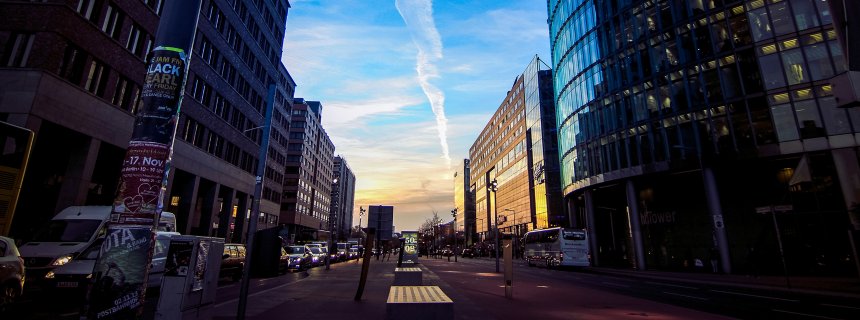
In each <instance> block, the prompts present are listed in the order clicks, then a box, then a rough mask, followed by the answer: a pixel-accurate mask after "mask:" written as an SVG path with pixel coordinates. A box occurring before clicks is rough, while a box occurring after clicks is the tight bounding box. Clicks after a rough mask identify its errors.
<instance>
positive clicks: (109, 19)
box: [102, 5, 123, 40]
mask: <svg viewBox="0 0 860 320" xmlns="http://www.w3.org/2000/svg"><path fill="white" fill-rule="evenodd" d="M122 20H123V14H122V12H121V11H119V9H118V8H117V7H115V6H113V5H108V8H107V11H106V12H105V18H104V20H103V21H102V31H104V33H106V34H107V35H108V36H109V37H111V38H113V39H114V40H119V34H120V31H121V30H122Z"/></svg>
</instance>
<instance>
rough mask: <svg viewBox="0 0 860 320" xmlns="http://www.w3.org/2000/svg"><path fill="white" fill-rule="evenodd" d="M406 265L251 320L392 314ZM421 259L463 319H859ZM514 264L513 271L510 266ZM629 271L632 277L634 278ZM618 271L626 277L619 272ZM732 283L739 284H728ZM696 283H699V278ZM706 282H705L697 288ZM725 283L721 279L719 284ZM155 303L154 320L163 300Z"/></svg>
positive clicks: (29, 312) (304, 278)
mask: <svg viewBox="0 0 860 320" xmlns="http://www.w3.org/2000/svg"><path fill="white" fill-rule="evenodd" d="M393 260H396V257H395V259H392V260H388V261H386V260H385V259H382V260H380V261H378V260H376V259H375V258H374V259H372V260H371V265H370V270H369V271H370V272H369V275H368V280H367V286H366V288H365V291H364V294H363V298H362V299H361V301H354V299H353V298H354V295H355V292H356V288H357V284H358V280H359V275H360V271H361V264H360V263H359V262H358V261H359V260H352V261H348V262H343V263H336V264H332V265H331V270H325V267H322V266H321V267H316V268H312V269H310V270H307V271H303V272H290V273H287V274H283V275H280V276H277V277H272V278H260V279H258V278H255V279H252V281H251V289H250V291H249V292H250V294H249V296H248V301H249V304H248V309H247V312H246V316H247V318H248V319H281V318H283V317H284V316H285V315H289V316H290V317H291V318H297V319H332V318H348V317H349V318H357V319H380V318H384V317H385V315H386V299H387V298H386V297H387V295H388V290H389V288H390V286H391V284H392V281H393V278H394V269H395V268H396V261H393ZM453 260H454V259H451V262H449V261H448V259H447V258H442V259H437V258H429V257H426V256H425V257H421V258H420V259H419V262H420V263H419V264H418V267H420V268H421V269H422V271H423V284H424V285H436V286H439V287H440V288H441V289H442V291H443V292H445V294H447V295H448V296H449V297H450V298H451V299H452V300H453V301H454V310H455V313H454V314H455V318H456V319H534V318H540V319H619V318H641V317H649V318H656V319H728V318H741V319H762V318H765V319H858V318H860V307H857V306H858V305H860V301H858V300H860V299H857V297H856V295H852V294H839V293H837V292H832V293H831V294H824V293H821V292H811V291H810V290H805V289H797V290H793V291H786V290H778V288H771V289H764V288H755V287H752V286H748V287H741V286H738V285H737V284H729V283H728V282H726V283H725V284H722V285H720V284H717V283H714V282H713V281H704V280H701V279H704V278H706V277H702V276H701V275H698V276H697V275H691V276H690V277H689V278H687V279H686V280H684V279H681V280H666V279H658V278H648V277H646V276H643V274H649V272H632V271H625V270H617V269H604V268H587V269H546V268H538V267H528V266H527V265H526V264H525V263H524V262H523V261H521V260H517V261H515V262H514V273H513V274H514V276H513V298H512V299H507V298H505V294H504V290H505V289H504V286H503V283H504V282H503V274H504V273H495V272H494V271H495V260H494V259H489V258H478V259H470V258H462V257H461V258H459V259H458V260H459V261H458V262H453ZM502 266H504V264H503V265H502ZM620 272H627V273H626V274H627V275H626V276H625V275H622V274H620ZM609 273H618V274H609ZM723 277H724V278H725V277H730V276H723ZM694 278H695V279H694ZM696 279H698V280H696ZM718 279H719V278H718ZM150 293H151V294H150V295H149V297H148V298H147V307H146V308H145V309H146V312H145V314H144V319H152V317H153V311H154V307H155V303H156V302H157V294H155V293H154V291H152V292H150ZM60 300H61V299H42V298H40V296H30V297H28V298H26V299H23V300H21V301H19V303H17V304H16V305H15V306H14V308H13V309H12V310H11V311H12V312H11V313H8V314H4V315H3V317H2V318H3V319H33V320H40V319H78V314H77V311H76V310H77V308H78V307H79V306H76V305H69V304H66V305H65V306H61V305H60V304H59V303H58V301H60ZM238 300H239V282H233V281H228V280H226V279H222V280H221V282H219V287H218V291H217V298H216V302H215V304H214V305H213V306H212V307H211V309H210V310H211V312H212V314H213V316H214V317H213V319H217V320H227V319H235V318H236V311H237V304H238Z"/></svg>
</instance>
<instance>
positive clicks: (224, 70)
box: [197, 33, 266, 114]
mask: <svg viewBox="0 0 860 320" xmlns="http://www.w3.org/2000/svg"><path fill="white" fill-rule="evenodd" d="M198 37H199V38H200V42H199V45H198V50H197V52H198V54H199V55H200V57H201V58H203V61H205V62H206V63H207V64H209V66H210V67H212V69H213V70H215V72H216V73H218V74H219V75H220V76H221V78H222V79H224V81H226V82H227V83H228V84H229V85H231V86H232V87H233V88H234V89H235V90H236V92H238V93H239V95H240V96H242V97H243V98H244V99H245V100H247V101H248V103H249V104H250V105H251V106H252V107H254V109H255V110H257V112H258V113H260V114H264V112H265V105H266V102H265V99H264V98H263V96H262V95H260V94H259V93H258V92H257V90H254V89H252V88H251V84H250V83H249V81H248V80H246V79H245V77H243V76H242V75H241V74H239V72H237V70H236V68H235V67H234V66H233V65H232V64H231V63H230V62H229V61H228V60H227V59H226V57H224V56H222V55H221V54H220V52H219V51H218V49H217V48H215V47H214V46H213V45H212V43H211V42H210V41H209V40H208V39H207V38H206V37H205V36H204V35H203V34H202V33H198ZM258 70H262V67H260V68H259V69H258Z"/></svg>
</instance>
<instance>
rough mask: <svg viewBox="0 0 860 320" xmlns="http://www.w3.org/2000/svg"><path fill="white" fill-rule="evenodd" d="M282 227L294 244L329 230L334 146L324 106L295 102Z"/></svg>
mask: <svg viewBox="0 0 860 320" xmlns="http://www.w3.org/2000/svg"><path fill="white" fill-rule="evenodd" d="M291 117H292V118H291V120H290V130H289V136H288V140H287V141H288V146H287V159H286V168H285V171H284V196H283V199H282V203H281V210H280V214H281V219H280V222H279V223H280V225H281V226H285V227H286V229H287V232H289V234H290V236H289V237H290V239H292V240H293V241H300V240H311V239H315V238H316V237H317V236H318V235H317V234H315V232H317V231H318V230H328V228H329V227H328V226H329V224H328V221H329V214H330V213H331V211H330V210H331V193H332V181H333V172H332V170H333V168H334V144H333V143H332V141H331V138H329V136H328V134H327V133H326V132H325V129H323V127H322V104H321V103H320V102H319V101H307V100H304V99H302V98H296V99H294V100H293V111H292V115H291Z"/></svg>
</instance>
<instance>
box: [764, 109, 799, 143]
mask: <svg viewBox="0 0 860 320" xmlns="http://www.w3.org/2000/svg"><path fill="white" fill-rule="evenodd" d="M770 110H771V115H772V116H773V123H774V126H775V127H776V135H777V137H778V138H779V141H780V142H783V141H791V140H797V139H798V138H800V136H799V135H798V133H797V125H796V124H795V122H794V112H792V111H791V104H788V103H786V104H780V105H775V106H773V107H771V108H770Z"/></svg>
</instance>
